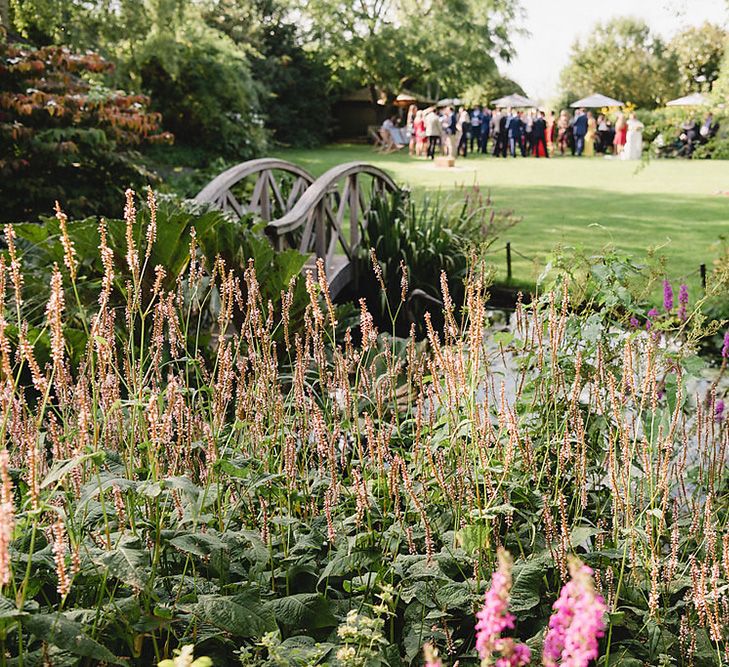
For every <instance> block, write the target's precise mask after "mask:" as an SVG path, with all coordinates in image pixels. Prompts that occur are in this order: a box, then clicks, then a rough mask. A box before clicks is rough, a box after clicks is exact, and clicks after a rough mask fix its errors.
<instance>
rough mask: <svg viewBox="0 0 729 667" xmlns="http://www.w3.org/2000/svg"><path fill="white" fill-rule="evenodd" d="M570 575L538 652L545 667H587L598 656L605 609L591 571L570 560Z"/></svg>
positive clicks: (577, 560)
mask: <svg viewBox="0 0 729 667" xmlns="http://www.w3.org/2000/svg"><path fill="white" fill-rule="evenodd" d="M570 575H571V577H572V578H571V580H570V581H569V582H567V583H566V584H565V585H564V586H563V587H562V590H561V591H560V594H559V598H558V599H557V601H556V602H555V603H554V605H553V607H552V608H553V609H554V613H553V614H552V616H551V617H550V619H549V628H548V630H547V635H546V637H545V638H544V650H543V653H542V663H543V664H544V665H545V667H556V666H557V665H562V667H588V665H589V664H590V662H591V661H592V660H595V659H596V658H597V657H598V655H599V646H598V640H599V639H600V637H602V636H603V634H605V621H604V618H603V617H604V615H605V612H606V611H607V607H606V606H605V601H604V600H603V599H602V596H600V595H598V594H597V593H596V592H595V586H594V584H593V581H592V570H591V569H590V568H589V567H587V565H584V564H583V563H582V562H581V561H580V560H579V559H577V558H574V559H572V560H571V561H570Z"/></svg>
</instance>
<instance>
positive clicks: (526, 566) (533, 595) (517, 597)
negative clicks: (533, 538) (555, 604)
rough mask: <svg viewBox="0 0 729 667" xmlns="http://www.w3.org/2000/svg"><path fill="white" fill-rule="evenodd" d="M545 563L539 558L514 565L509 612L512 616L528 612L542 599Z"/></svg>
mask: <svg viewBox="0 0 729 667" xmlns="http://www.w3.org/2000/svg"><path fill="white" fill-rule="evenodd" d="M544 570H545V562H544V560H543V559H541V558H539V559H536V560H530V561H526V562H524V561H521V562H517V563H515V564H514V569H513V571H512V582H513V583H512V587H511V599H510V600H509V610H510V611H512V612H513V613H514V614H517V615H518V614H519V613H520V612H522V613H523V612H525V611H529V610H530V609H533V608H534V607H536V606H537V605H538V604H539V602H540V601H541V599H542V578H543V577H544Z"/></svg>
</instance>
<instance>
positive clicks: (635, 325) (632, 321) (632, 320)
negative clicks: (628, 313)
mask: <svg viewBox="0 0 729 667" xmlns="http://www.w3.org/2000/svg"><path fill="white" fill-rule="evenodd" d="M630 326H631V327H632V328H633V329H637V328H638V327H639V326H640V321H639V320H638V318H637V317H636V316H635V315H633V316H632V317H631V318H630Z"/></svg>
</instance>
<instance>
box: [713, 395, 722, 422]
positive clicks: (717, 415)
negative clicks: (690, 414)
mask: <svg viewBox="0 0 729 667" xmlns="http://www.w3.org/2000/svg"><path fill="white" fill-rule="evenodd" d="M724 407H725V406H724V401H722V400H721V399H719V400H718V401H717V402H716V404H715V405H714V421H718V422H721V421H724Z"/></svg>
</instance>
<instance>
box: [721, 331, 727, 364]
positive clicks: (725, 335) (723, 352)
mask: <svg viewBox="0 0 729 667" xmlns="http://www.w3.org/2000/svg"><path fill="white" fill-rule="evenodd" d="M721 356H722V358H723V359H726V358H727V357H729V329H727V331H726V333H725V334H724V344H723V345H722V346H721Z"/></svg>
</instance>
